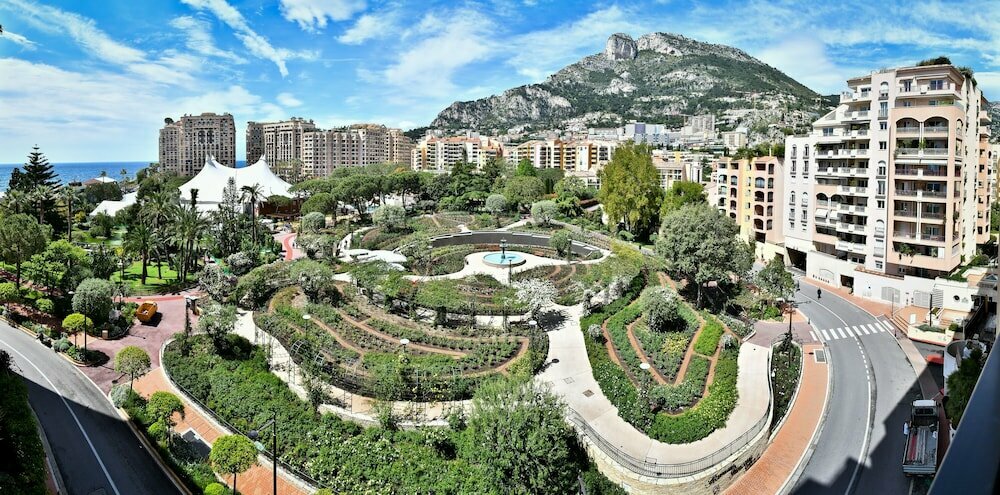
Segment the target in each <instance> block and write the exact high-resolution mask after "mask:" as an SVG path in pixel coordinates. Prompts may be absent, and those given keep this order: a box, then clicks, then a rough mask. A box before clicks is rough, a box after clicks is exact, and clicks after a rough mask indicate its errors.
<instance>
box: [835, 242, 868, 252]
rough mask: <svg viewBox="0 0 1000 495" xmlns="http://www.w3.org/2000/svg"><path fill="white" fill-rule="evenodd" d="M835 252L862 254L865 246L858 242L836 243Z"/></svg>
mask: <svg viewBox="0 0 1000 495" xmlns="http://www.w3.org/2000/svg"><path fill="white" fill-rule="evenodd" d="M837 251H847V252H849V253H856V254H864V252H865V245H864V244H861V243H859V242H849V241H839V240H838V241H837Z"/></svg>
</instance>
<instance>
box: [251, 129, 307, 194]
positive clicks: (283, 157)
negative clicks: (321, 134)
mask: <svg viewBox="0 0 1000 495" xmlns="http://www.w3.org/2000/svg"><path fill="white" fill-rule="evenodd" d="M316 130H317V129H316V124H314V123H313V121H311V120H306V119H303V118H298V117H292V118H291V119H289V120H282V121H279V122H247V163H254V162H256V161H257V160H259V159H260V157H261V156H263V157H264V160H265V161H266V162H267V163H269V164H270V165H271V167H272V168H274V170H275V171H276V173H277V174H278V175H279V176H281V178H282V179H285V180H299V179H300V178H301V176H306V175H309V174H307V173H306V169H307V167H306V165H305V160H304V159H303V150H302V143H303V141H304V135H306V134H309V133H312V132H315V131H316Z"/></svg>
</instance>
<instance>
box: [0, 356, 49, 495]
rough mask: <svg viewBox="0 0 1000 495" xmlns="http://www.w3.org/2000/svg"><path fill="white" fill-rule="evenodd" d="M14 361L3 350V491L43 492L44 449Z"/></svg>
mask: <svg viewBox="0 0 1000 495" xmlns="http://www.w3.org/2000/svg"><path fill="white" fill-rule="evenodd" d="M12 362H13V360H12V359H11V357H10V355H9V354H8V353H7V351H5V350H2V349H0V452H2V453H3V454H0V459H2V460H3V462H0V493H17V494H20V495H44V494H47V493H49V490H48V489H47V488H46V486H45V478H46V476H45V474H46V469H45V450H44V449H43V448H42V441H41V439H40V438H39V436H38V431H39V429H38V423H37V422H36V421H35V415H34V414H33V413H32V411H31V406H30V405H29V403H28V387H27V386H26V385H25V383H24V382H25V380H23V379H22V378H21V376H20V375H19V374H17V373H15V372H14V371H13V370H12V369H11V363H12Z"/></svg>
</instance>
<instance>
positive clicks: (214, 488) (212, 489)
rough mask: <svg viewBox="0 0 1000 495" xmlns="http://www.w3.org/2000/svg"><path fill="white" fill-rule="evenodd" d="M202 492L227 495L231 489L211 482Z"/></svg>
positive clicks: (207, 494)
mask: <svg viewBox="0 0 1000 495" xmlns="http://www.w3.org/2000/svg"><path fill="white" fill-rule="evenodd" d="M202 493H204V494H205V495H226V494H227V493H229V489H228V488H226V487H225V486H223V485H222V484H221V483H210V484H208V485H207V486H205V490H204V491H203V492H202ZM317 493H318V492H317Z"/></svg>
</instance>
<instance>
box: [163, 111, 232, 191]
mask: <svg viewBox="0 0 1000 495" xmlns="http://www.w3.org/2000/svg"><path fill="white" fill-rule="evenodd" d="M159 149H160V152H159V158H160V167H161V168H162V169H163V170H166V171H168V172H173V173H176V174H179V175H185V176H188V175H194V174H195V173H197V172H198V171H199V170H201V168H202V167H203V166H204V165H205V157H206V156H207V155H212V156H213V157H215V160H216V161H218V162H219V163H221V164H222V165H226V166H228V167H235V166H236V124H235V122H234V121H233V116H232V115H231V114H228V113H223V114H215V113H203V114H201V115H184V116H183V117H181V118H180V120H177V121H175V120H173V119H171V118H169V117H168V118H166V119H164V126H163V128H162V129H160V139H159Z"/></svg>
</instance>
